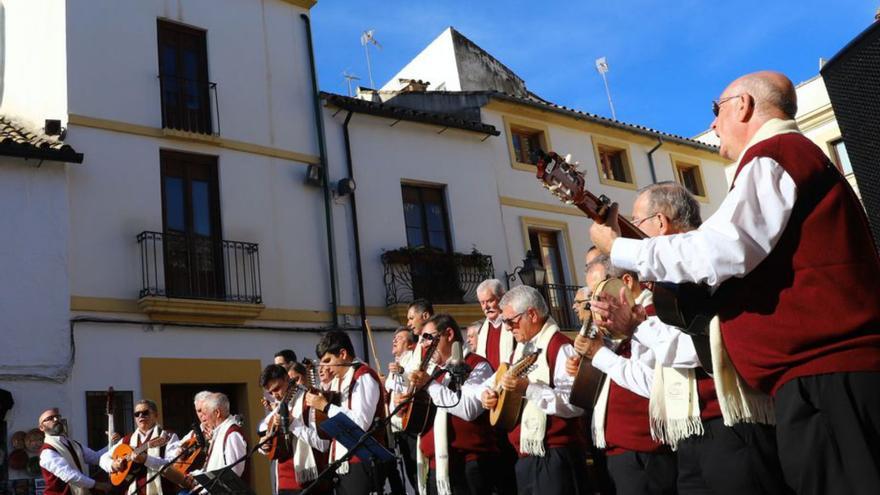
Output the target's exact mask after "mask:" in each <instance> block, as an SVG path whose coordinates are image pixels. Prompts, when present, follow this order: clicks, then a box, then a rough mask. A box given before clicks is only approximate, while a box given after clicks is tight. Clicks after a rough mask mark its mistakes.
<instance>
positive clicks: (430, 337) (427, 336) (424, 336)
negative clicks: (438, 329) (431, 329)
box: [422, 332, 438, 342]
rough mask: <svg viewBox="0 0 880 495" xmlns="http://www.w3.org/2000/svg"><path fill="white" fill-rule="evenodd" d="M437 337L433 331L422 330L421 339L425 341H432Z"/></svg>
mask: <svg viewBox="0 0 880 495" xmlns="http://www.w3.org/2000/svg"><path fill="white" fill-rule="evenodd" d="M437 338H438V336H437V335H435V334H433V333H428V332H422V340H425V341H427V342H433V341H434V340H436V339H437Z"/></svg>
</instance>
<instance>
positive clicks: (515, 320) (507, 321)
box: [501, 311, 526, 326]
mask: <svg viewBox="0 0 880 495" xmlns="http://www.w3.org/2000/svg"><path fill="white" fill-rule="evenodd" d="M524 314H526V312H525V311H523V312H522V313H518V314H515V315H513V318H501V322H502V323H504V324H505V325H507V326H511V325H513V324H514V323H519V320H521V319H522V316H523V315H524Z"/></svg>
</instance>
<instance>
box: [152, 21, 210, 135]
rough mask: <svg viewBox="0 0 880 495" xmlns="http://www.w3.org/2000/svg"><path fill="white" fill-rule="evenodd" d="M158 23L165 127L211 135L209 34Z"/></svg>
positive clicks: (198, 30)
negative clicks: (207, 35)
mask: <svg viewBox="0 0 880 495" xmlns="http://www.w3.org/2000/svg"><path fill="white" fill-rule="evenodd" d="M157 23H158V41H159V85H160V88H161V93H162V127H164V128H166V129H176V130H181V131H187V132H194V133H199V134H212V133H213V131H214V129H213V123H212V119H211V89H212V86H213V85H212V83H210V82H209V81H208V48H207V41H206V31H205V30H203V29H196V28H193V27H189V26H184V25H182V24H178V23H175V22H170V21H166V20H162V19H158V20H157Z"/></svg>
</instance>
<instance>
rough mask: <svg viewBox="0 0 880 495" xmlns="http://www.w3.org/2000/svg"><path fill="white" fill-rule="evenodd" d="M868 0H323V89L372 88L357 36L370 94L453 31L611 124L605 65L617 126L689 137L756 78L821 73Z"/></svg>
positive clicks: (865, 12)
mask: <svg viewBox="0 0 880 495" xmlns="http://www.w3.org/2000/svg"><path fill="white" fill-rule="evenodd" d="M878 7H880V4H878V3H877V2H876V1H873V0H870V1H869V0H834V1H831V0H825V1H821V0H802V1H774V0H764V1H741V2H717V1H698V0H685V1H674V0H672V1H670V0H667V1H665V2H663V1H648V0H642V1H639V0H620V1H596V0H590V1H578V0H569V1H557V0H544V1H542V2H534V1H522V0H508V1H504V0H470V1H459V0H449V1H426V0H403V1H401V0H375V1H373V2H366V1H363V0H361V1H356V2H355V1H351V0H319V2H318V4H317V5H316V6H315V7H314V8H313V9H312V24H313V36H314V43H315V51H316V57H317V66H318V77H319V79H320V86H321V89H322V90H324V91H330V92H335V93H341V94H346V93H347V86H346V84H345V80H344V79H343V77H342V72H343V71H345V70H347V71H348V72H349V73H354V74H356V75H358V76H360V77H361V81H360V83H361V84H363V85H364V86H367V85H369V83H368V79H367V68H366V61H365V58H364V51H363V47H362V46H361V45H360V41H359V38H360V34H361V32H362V31H364V30H366V29H375V33H376V39H377V40H379V42H380V43H381V44H382V49H381V50H374V51H372V52H371V61H372V65H373V78H374V80H375V83H376V86H380V85H382V84H383V83H384V82H385V81H387V80H388V79H389V78H391V77H392V76H393V75H394V74H395V73H396V72H397V71H398V70H399V69H400V68H402V67H403V66H404V65H405V64H406V62H408V61H409V60H410V59H412V58H413V57H414V56H415V55H416V54H418V53H419V52H420V51H421V50H422V49H423V48H424V47H425V46H427V45H428V43H430V42H431V41H432V40H433V39H434V38H435V37H437V36H438V35H439V34H440V33H441V32H442V31H443V30H444V29H446V27H447V26H453V27H455V28H456V29H457V30H458V31H459V32H461V33H462V34H463V35H465V36H466V37H468V38H470V39H471V40H472V41H474V42H475V43H476V44H477V45H479V46H481V47H482V48H483V49H485V50H486V51H488V52H489V53H491V54H492V55H493V56H495V57H496V58H497V59H499V60H500V61H501V62H502V63H504V64H505V65H506V66H508V67H509V68H511V69H512V70H513V71H514V72H516V73H517V74H518V75H519V76H520V77H522V78H523V79H524V80H525V81H526V85H527V86H528V88H529V89H530V90H531V91H533V92H535V93H536V94H538V95H540V96H542V97H543V98H545V99H548V100H550V101H553V102H555V103H558V104H560V105H565V106H569V107H573V108H576V109H578V110H583V111H587V112H592V113H597V114H600V115H606V116H610V115H611V112H610V110H609V108H608V101H607V98H606V96H605V89H604V86H603V84H602V78H601V77H600V76H599V74H598V73H597V72H596V69H595V59H596V58H598V57H601V56H605V57H607V59H608V64H609V66H610V72H609V73H608V82H609V85H610V87H611V96H612V98H613V100H614V106H615V110H616V111H617V118H618V119H619V120H623V121H625V122H631V123H637V124H641V125H646V126H649V127H653V128H656V129H659V130H663V131H666V132H672V133H675V134H681V135H684V136H693V135H695V134H697V133H699V132H701V131H702V130H704V129H706V128H707V127H708V126H709V123H710V122H711V118H712V114H711V110H710V106H711V100H712V99H713V98H716V97H717V96H718V94H719V93H721V91H722V90H723V89H724V86H725V85H726V84H727V83H728V82H730V81H731V80H733V79H734V78H736V77H737V76H738V75H741V74H744V73H747V72H751V71H755V70H761V69H774V70H779V71H782V72H784V73H785V74H787V75H788V76H789V77H790V78H791V79H792V80H793V81H794V82H795V83H798V82H802V81H805V80H807V79H809V78H811V77H813V76H815V75H816V74H818V67H819V65H818V61H819V57H824V58H826V59H827V58H830V57H831V56H832V55H834V54H835V53H836V52H837V51H838V50H840V49H841V48H842V47H843V46H844V45H845V44H846V43H847V42H848V41H849V40H851V39H852V38H853V37H855V36H856V35H857V34H858V33H860V32H861V31H862V30H863V29H865V28H866V27H868V25H869V24H870V22H871V20H872V19H873V15H874V11H875V10H876V9H877V8H878Z"/></svg>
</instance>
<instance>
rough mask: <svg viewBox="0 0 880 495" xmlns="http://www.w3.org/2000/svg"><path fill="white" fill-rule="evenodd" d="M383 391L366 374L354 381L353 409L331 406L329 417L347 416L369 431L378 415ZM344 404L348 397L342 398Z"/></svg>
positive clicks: (351, 389) (345, 406) (377, 383)
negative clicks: (374, 417) (377, 407)
mask: <svg viewBox="0 0 880 495" xmlns="http://www.w3.org/2000/svg"><path fill="white" fill-rule="evenodd" d="M381 392H382V390H381V389H380V388H379V382H377V381H376V380H375V379H374V378H373V377H372V376H371V375H370V374H369V373H364V374H363V375H361V376H360V377H358V379H357V380H355V381H353V382H352V384H351V387H350V390H349V394H351V409H349V408H348V406H347V405H340V406H337V405H336V404H331V405H330V409H329V410H328V411H327V416H329V417H331V418H332V417H333V416H336V415H337V414H340V413H341V414H345V415H346V416H348V417H349V419H351V420H352V421H354V422H355V424H357V425H358V426H360V427H361V428H362V429H364V430H367V429H369V428H370V425H371V424H372V422H373V416H375V414H376V406H377V405H378V404H379V399H380V398H381V397H382V394H381ZM342 402H343V404H344V403H345V402H346V397H345V396H343V398H342Z"/></svg>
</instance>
